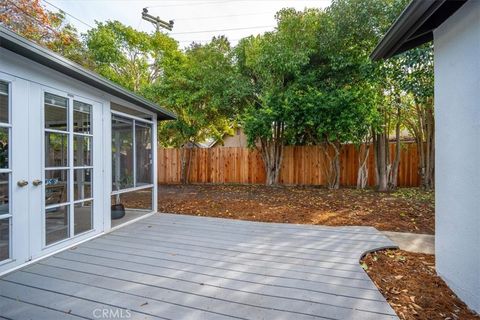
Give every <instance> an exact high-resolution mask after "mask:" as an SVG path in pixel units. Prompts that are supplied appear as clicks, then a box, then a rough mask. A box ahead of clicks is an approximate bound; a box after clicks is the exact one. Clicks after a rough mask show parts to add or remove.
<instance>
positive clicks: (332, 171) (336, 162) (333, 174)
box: [322, 140, 342, 189]
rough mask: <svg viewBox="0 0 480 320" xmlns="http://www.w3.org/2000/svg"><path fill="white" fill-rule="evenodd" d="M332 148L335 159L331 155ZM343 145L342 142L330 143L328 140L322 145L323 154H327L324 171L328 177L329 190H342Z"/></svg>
mask: <svg viewBox="0 0 480 320" xmlns="http://www.w3.org/2000/svg"><path fill="white" fill-rule="evenodd" d="M330 148H332V149H333V152H334V154H333V157H332V156H331V154H330ZM341 148H342V145H341V144H340V142H338V141H335V142H330V141H328V140H327V142H326V143H324V144H323V145H322V150H323V153H324V154H325V161H324V170H325V174H326V176H327V187H328V188H329V189H338V188H340V169H341V167H340V151H341Z"/></svg>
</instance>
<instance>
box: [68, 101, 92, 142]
mask: <svg viewBox="0 0 480 320" xmlns="http://www.w3.org/2000/svg"><path fill="white" fill-rule="evenodd" d="M91 116H92V106H91V105H89V104H86V103H83V102H79V101H73V132H77V133H86V134H92V127H91V125H92V118H91Z"/></svg>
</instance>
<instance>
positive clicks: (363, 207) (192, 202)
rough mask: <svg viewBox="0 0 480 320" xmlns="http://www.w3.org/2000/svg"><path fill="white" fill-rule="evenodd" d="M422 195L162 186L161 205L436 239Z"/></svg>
mask: <svg viewBox="0 0 480 320" xmlns="http://www.w3.org/2000/svg"><path fill="white" fill-rule="evenodd" d="M410 189H414V190H413V191H410ZM423 192H424V191H422V190H420V189H417V188H409V189H400V190H399V191H397V192H395V193H378V192H375V191H373V190H356V189H349V188H342V189H340V190H328V189H325V188H319V187H301V186H295V187H275V188H273V187H267V186H264V185H186V186H182V185H161V186H159V196H158V202H159V211H161V212H171V213H181V214H192V215H198V216H213V217H223V218H233V219H240V220H254V221H264V222H281V223H300V224H320V225H330V226H343V225H363V226H374V227H376V228H377V229H379V230H389V231H400V232H417V233H427V234H433V233H434V225H435V222H434V209H433V196H431V194H432V193H431V192H430V193H428V195H426V196H424V195H423ZM412 195H413V196H412ZM140 200H141V199H139V197H138V196H137V197H136V199H135V201H136V202H137V201H140ZM146 200H148V199H146Z"/></svg>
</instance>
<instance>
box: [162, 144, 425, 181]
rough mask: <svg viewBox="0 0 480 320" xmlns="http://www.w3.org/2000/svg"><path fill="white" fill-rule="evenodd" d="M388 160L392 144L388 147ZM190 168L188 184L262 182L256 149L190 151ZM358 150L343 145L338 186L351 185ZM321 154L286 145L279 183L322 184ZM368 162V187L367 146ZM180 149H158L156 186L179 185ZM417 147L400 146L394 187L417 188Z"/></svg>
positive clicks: (372, 174) (372, 170) (315, 149)
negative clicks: (398, 164) (396, 182)
mask: <svg viewBox="0 0 480 320" xmlns="http://www.w3.org/2000/svg"><path fill="white" fill-rule="evenodd" d="M390 150H391V157H392V160H393V158H394V154H395V145H394V144H391V145H390ZM191 154H192V158H191V168H190V182H191V183H243V184H263V183H265V180H266V174H265V167H264V164H263V161H262V157H261V155H260V153H259V152H258V151H257V150H254V149H248V148H236V147H234V148H228V147H219V148H209V149H193V150H192V153H191ZM358 154H359V152H358V148H357V147H356V146H355V145H344V146H343V147H342V151H341V154H340V164H341V177H340V179H341V180H340V182H341V185H342V186H355V185H356V183H357V173H358V168H359V162H358ZM324 162H325V155H324V152H323V151H322V149H321V148H320V147H318V146H287V147H285V151H284V158H283V162H282V168H281V170H280V183H281V184H284V185H325V184H326V175H325V173H324V170H325V165H324ZM367 163H368V185H369V186H373V185H374V183H375V167H374V164H375V159H374V152H373V146H370V154H369V157H368V160H367ZM180 164H181V151H180V149H172V148H168V149H164V148H159V149H158V164H157V167H158V183H162V184H175V183H180V176H181V172H180V171H181V165H180ZM419 184H420V176H419V174H418V156H417V145H416V143H412V142H404V143H402V147H401V152H400V167H399V172H398V185H399V186H405V187H407V186H408V187H412V186H418V185H419Z"/></svg>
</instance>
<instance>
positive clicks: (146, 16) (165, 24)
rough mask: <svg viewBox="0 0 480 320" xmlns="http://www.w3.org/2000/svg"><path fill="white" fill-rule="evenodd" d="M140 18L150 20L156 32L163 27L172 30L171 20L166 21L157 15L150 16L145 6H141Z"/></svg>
mask: <svg viewBox="0 0 480 320" xmlns="http://www.w3.org/2000/svg"><path fill="white" fill-rule="evenodd" d="M142 19H143V20H146V21H148V22H151V23H152V24H153V25H154V26H155V28H156V30H157V32H159V31H160V28H164V29H167V30H169V31H172V29H173V20H170V21H168V22H166V21H163V20H161V19H160V18H159V17H154V16H152V15H151V14H149V13H148V9H147V8H143V12H142Z"/></svg>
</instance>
